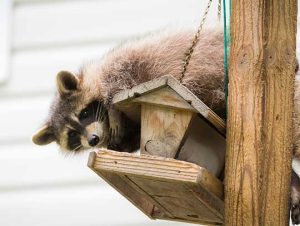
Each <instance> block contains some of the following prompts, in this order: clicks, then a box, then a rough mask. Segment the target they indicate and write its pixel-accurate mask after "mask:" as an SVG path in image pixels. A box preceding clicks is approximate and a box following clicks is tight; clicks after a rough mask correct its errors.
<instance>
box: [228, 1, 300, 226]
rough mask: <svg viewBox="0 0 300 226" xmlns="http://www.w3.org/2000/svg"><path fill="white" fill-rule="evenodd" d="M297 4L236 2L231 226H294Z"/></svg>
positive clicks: (230, 141) (233, 21)
mask: <svg viewBox="0 0 300 226" xmlns="http://www.w3.org/2000/svg"><path fill="white" fill-rule="evenodd" d="M296 21H297V1H296V0H290V1H285V0H273V1H269V0H255V1H252V0H233V1H232V17H231V50H230V63H229V65H230V69H229V74H230V81H229V83H230V84H229V85H230V86H229V105H228V110H229V112H228V123H227V125H228V130H227V131H228V133H227V152H226V164H225V167H226V171H225V198H226V199H225V220H226V222H225V225H228V226H232V225H253V226H255V225H257V226H258V225H288V222H289V193H290V180H291V159H292V145H291V144H292V143H291V142H292V109H293V90H294V88H293V83H294V76H295V57H296V56H295V47H296Z"/></svg>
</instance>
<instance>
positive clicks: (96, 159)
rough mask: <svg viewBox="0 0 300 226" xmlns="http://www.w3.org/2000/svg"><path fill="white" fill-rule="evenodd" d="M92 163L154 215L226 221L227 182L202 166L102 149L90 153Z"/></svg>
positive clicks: (208, 222)
mask: <svg viewBox="0 0 300 226" xmlns="http://www.w3.org/2000/svg"><path fill="white" fill-rule="evenodd" d="M88 166H89V167H90V168H91V169H93V170H94V171H95V172H96V173H97V174H98V175H99V176H101V177H102V178H103V179H104V180H106V181H107V182H108V183H109V184H110V185H111V186H113V187H114V188H115V189H117V190H118V191H119V192H120V193H121V194H122V195H124V196H125V197H126V198H127V199H128V200H129V201H131V202H132V203H133V204H134V205H135V206H137V207H138V208H139V209H141V210H142V211H143V212H144V213H145V214H146V215H148V216H149V217H150V218H154V219H165V220H176V221H183V222H193V223H203V224H214V225H216V224H217V225H219V224H222V222H223V211H224V203H223V185H222V183H221V182H220V181H219V180H218V179H217V178H216V177H214V176H213V175H212V174H210V173H209V172H208V171H207V170H206V169H204V168H202V167H200V166H198V165H195V164H193V163H188V162H184V161H178V160H175V159H169V158H162V157H159V156H151V155H141V156H138V155H135V154H130V153H120V152H114V151H109V150H101V151H99V152H98V153H91V154H90V160H89V163H88ZM135 191H136V192H135Z"/></svg>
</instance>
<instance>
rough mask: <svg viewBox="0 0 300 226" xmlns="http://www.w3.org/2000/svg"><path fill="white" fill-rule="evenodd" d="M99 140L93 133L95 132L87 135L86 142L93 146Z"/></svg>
mask: <svg viewBox="0 0 300 226" xmlns="http://www.w3.org/2000/svg"><path fill="white" fill-rule="evenodd" d="M99 141H100V138H99V137H98V136H97V135H95V134H92V135H91V136H89V137H88V143H89V145H90V146H91V147H95V146H96V145H97V144H98V143H99Z"/></svg>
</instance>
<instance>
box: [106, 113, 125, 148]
mask: <svg viewBox="0 0 300 226" xmlns="http://www.w3.org/2000/svg"><path fill="white" fill-rule="evenodd" d="M121 123H122V114H121V112H119V111H116V110H114V109H110V111H109V127H110V129H109V137H110V143H111V144H114V145H118V144H120V143H121V141H122V138H123V136H124V129H123V127H122V125H121Z"/></svg>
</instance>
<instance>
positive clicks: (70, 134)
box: [68, 130, 77, 137]
mask: <svg viewBox="0 0 300 226" xmlns="http://www.w3.org/2000/svg"><path fill="white" fill-rule="evenodd" d="M68 135H69V137H75V136H76V135H77V132H76V131H75V130H71V131H70V132H69V133H68Z"/></svg>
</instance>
